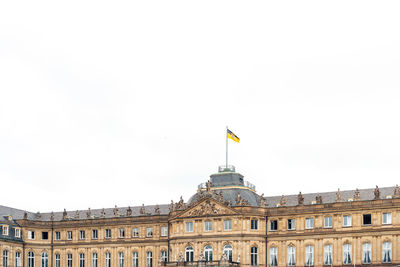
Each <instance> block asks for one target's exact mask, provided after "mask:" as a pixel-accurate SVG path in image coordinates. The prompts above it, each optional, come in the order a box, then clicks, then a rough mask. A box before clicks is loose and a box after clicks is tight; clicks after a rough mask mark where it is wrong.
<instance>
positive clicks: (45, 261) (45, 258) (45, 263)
mask: <svg viewBox="0 0 400 267" xmlns="http://www.w3.org/2000/svg"><path fill="white" fill-rule="evenodd" d="M48 266H49V255H48V254H47V252H43V253H42V267H48Z"/></svg>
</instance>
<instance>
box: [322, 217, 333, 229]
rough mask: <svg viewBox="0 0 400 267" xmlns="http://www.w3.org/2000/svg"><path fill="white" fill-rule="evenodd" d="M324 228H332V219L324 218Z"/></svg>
mask: <svg viewBox="0 0 400 267" xmlns="http://www.w3.org/2000/svg"><path fill="white" fill-rule="evenodd" d="M324 228H332V217H331V216H328V217H324Z"/></svg>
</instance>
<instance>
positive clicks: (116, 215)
mask: <svg viewBox="0 0 400 267" xmlns="http://www.w3.org/2000/svg"><path fill="white" fill-rule="evenodd" d="M113 213H114V216H115V217H118V216H119V214H118V208H117V205H115V207H114V209H113Z"/></svg>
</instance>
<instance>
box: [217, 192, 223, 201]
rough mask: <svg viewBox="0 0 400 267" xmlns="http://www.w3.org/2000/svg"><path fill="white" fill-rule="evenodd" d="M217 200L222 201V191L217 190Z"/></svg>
mask: <svg viewBox="0 0 400 267" xmlns="http://www.w3.org/2000/svg"><path fill="white" fill-rule="evenodd" d="M217 200H218V201H219V202H224V196H223V195H222V191H219V193H218V196H217Z"/></svg>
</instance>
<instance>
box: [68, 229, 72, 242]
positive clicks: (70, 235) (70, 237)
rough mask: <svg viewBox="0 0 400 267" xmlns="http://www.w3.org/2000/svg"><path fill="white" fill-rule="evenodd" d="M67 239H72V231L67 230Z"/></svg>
mask: <svg viewBox="0 0 400 267" xmlns="http://www.w3.org/2000/svg"><path fill="white" fill-rule="evenodd" d="M67 239H68V240H72V231H67Z"/></svg>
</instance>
